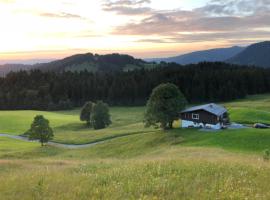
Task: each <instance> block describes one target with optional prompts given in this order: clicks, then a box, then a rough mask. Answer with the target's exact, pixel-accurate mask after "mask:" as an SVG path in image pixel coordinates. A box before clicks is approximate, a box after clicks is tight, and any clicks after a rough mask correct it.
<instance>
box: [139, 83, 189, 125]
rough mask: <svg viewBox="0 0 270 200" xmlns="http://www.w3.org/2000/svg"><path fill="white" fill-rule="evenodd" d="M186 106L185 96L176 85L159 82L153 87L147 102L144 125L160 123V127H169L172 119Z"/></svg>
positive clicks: (176, 117)
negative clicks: (159, 83)
mask: <svg viewBox="0 0 270 200" xmlns="http://www.w3.org/2000/svg"><path fill="white" fill-rule="evenodd" d="M185 106H186V98H185V97H184V95H183V94H182V93H181V92H180V90H179V89H178V87H177V86H176V85H174V84H171V83H166V84H161V85H159V86H157V87H156V88H154V89H153V91H152V94H151V96H150V98H149V100H148V102H147V107H146V113H145V121H144V122H145V126H146V127H149V126H155V127H157V124H160V127H161V128H162V129H168V128H169V129H171V128H172V125H173V121H174V120H176V119H178V118H179V112H180V111H181V110H183V109H184V108H185Z"/></svg>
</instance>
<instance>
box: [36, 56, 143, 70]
mask: <svg viewBox="0 0 270 200" xmlns="http://www.w3.org/2000/svg"><path fill="white" fill-rule="evenodd" d="M145 64H146V62H145V61H143V60H140V59H135V58H133V57H132V56H129V55H123V54H116V53H115V54H107V55H98V54H91V53H86V54H77V55H73V56H70V57H67V58H64V59H62V60H57V61H53V62H50V63H45V64H41V65H38V66H36V68H39V69H41V70H44V71H56V72H61V71H83V70H87V71H122V70H126V69H127V68H132V67H133V68H139V67H143V66H144V65H145Z"/></svg>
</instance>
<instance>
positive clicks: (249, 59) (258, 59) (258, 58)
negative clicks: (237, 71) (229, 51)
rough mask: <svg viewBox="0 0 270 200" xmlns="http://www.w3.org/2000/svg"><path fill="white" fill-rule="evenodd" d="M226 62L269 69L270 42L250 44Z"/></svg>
mask: <svg viewBox="0 0 270 200" xmlns="http://www.w3.org/2000/svg"><path fill="white" fill-rule="evenodd" d="M227 62H229V63H233V64H240V65H254V66H259V67H270V41H266V42H261V43H256V44H252V45H250V46H249V47H247V48H246V49H245V50H244V51H242V52H241V53H239V54H238V55H236V56H234V57H233V58H231V59H228V60H227Z"/></svg>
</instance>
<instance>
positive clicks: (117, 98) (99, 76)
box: [0, 63, 270, 110]
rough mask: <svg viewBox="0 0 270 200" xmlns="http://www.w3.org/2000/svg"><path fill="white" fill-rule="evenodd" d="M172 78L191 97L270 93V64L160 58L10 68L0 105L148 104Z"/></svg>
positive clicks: (5, 107)
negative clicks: (128, 65) (109, 65)
mask: <svg viewBox="0 0 270 200" xmlns="http://www.w3.org/2000/svg"><path fill="white" fill-rule="evenodd" d="M167 82H170V83H174V84H176V85H177V86H178V87H179V89H180V90H181V91H182V92H183V94H184V95H185V97H186V98H187V100H188V102H190V103H200V102H220V101H229V100H233V99H239V98H243V97H245V96H246V95H252V94H262V93H268V92H270V69H265V68H255V67H244V66H236V65H230V64H225V63H199V64H196V65H186V66H181V65H178V64H175V63H168V64H166V63H162V64H160V65H159V67H156V68H154V69H150V70H149V69H148V70H145V69H138V70H134V71H129V72H119V71H118V72H115V71H107V72H96V73H93V72H87V71H81V72H68V71H67V72H61V73H56V72H42V71H39V70H32V71H20V72H11V73H9V74H8V75H7V76H6V77H3V78H0V109H2V110H10V109H38V110H61V109H70V108H73V107H78V106H81V105H83V104H84V103H85V102H86V101H89V100H91V101H96V100H103V101H105V102H107V103H109V104H110V105H114V106H120V105H121V106H138V105H145V103H146V101H147V98H148V97H149V94H150V93H151V91H152V89H153V88H154V87H156V86H157V85H158V84H160V83H167Z"/></svg>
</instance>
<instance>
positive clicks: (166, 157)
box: [0, 95, 270, 200]
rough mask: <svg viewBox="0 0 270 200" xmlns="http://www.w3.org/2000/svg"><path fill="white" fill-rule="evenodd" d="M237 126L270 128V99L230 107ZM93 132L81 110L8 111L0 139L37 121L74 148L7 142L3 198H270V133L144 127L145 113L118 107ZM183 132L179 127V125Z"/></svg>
mask: <svg viewBox="0 0 270 200" xmlns="http://www.w3.org/2000/svg"><path fill="white" fill-rule="evenodd" d="M224 106H226V107H227V108H228V109H229V112H230V118H231V121H234V122H239V123H244V124H247V125H252V124H253V123H257V122H263V123H269V124H270V95H258V96H250V97H248V98H246V99H243V100H237V101H234V102H229V103H224ZM110 110H111V117H112V122H113V123H112V125H111V126H110V127H108V128H106V129H104V130H98V131H95V130H92V129H89V128H87V127H86V126H85V124H84V123H83V122H80V121H79V109H77V110H72V111H59V112H40V111H0V133H9V134H13V135H20V134H22V133H24V132H25V131H26V130H27V129H28V128H29V126H30V124H31V122H32V120H33V118H34V116H35V115H37V114H42V115H44V116H45V117H46V118H47V119H49V120H50V123H51V126H52V127H53V129H54V133H55V138H54V141H56V142H60V143H67V144H86V143H92V142H96V141H104V142H103V143H100V144H97V145H95V146H92V147H87V148H81V149H66V148H59V147H54V146H50V145H47V146H45V147H41V146H40V144H38V143H35V142H26V141H20V140H15V139H10V138H6V137H0V183H1V184H0V199H5V200H6V199H12V200H13V199H26V200H28V199H270V186H269V179H270V161H269V162H268V161H265V160H263V151H264V150H265V149H270V130H268V129H265V130H263V129H253V128H247V129H238V130H221V131H217V132H213V131H209V132H203V131H199V130H197V129H181V128H175V129H173V130H170V131H161V130H159V129H153V128H144V126H143V123H142V120H143V113H144V108H143V107H113V108H111V109H110ZM175 124H176V126H179V125H178V123H175Z"/></svg>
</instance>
